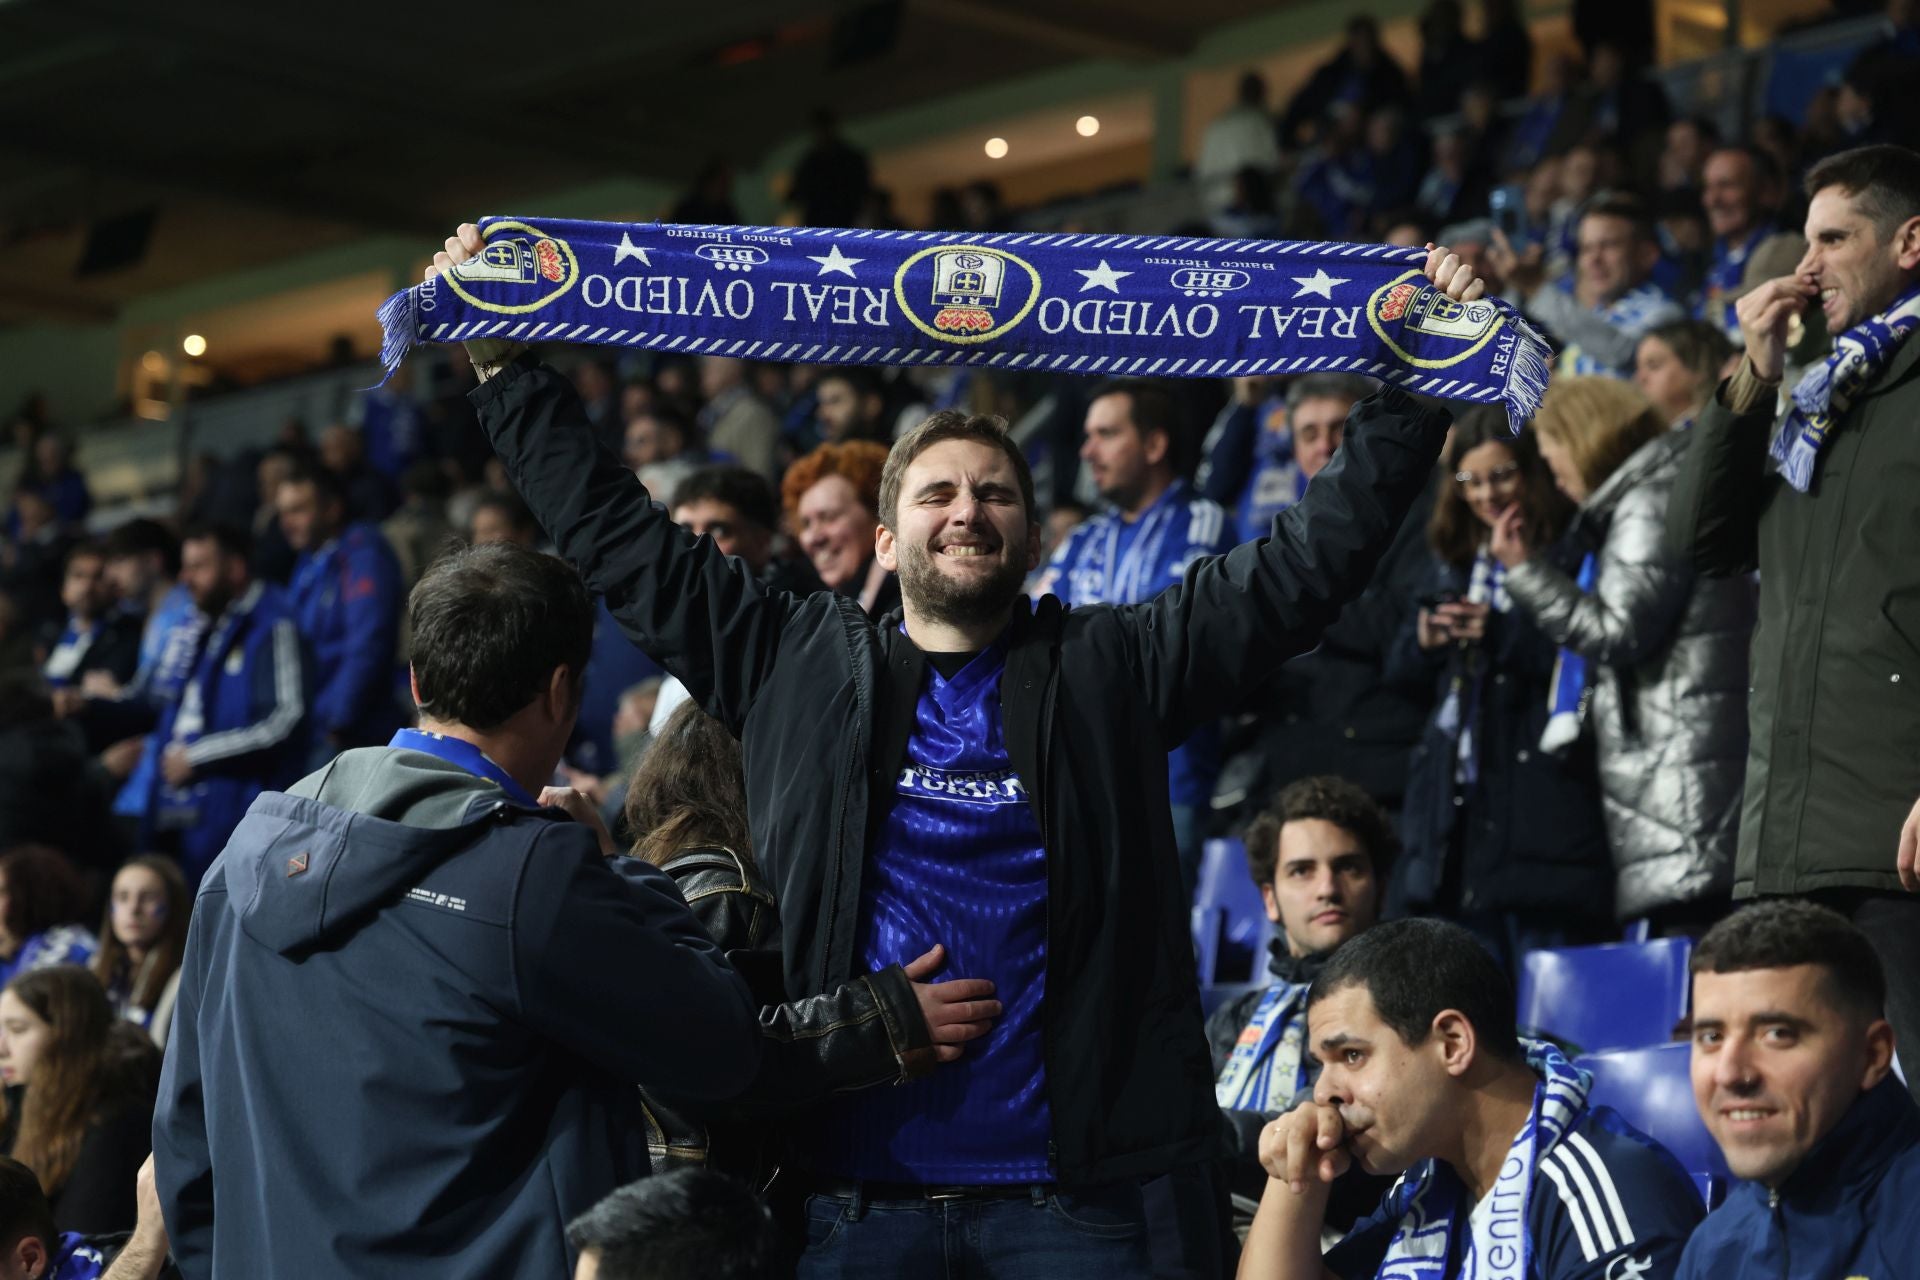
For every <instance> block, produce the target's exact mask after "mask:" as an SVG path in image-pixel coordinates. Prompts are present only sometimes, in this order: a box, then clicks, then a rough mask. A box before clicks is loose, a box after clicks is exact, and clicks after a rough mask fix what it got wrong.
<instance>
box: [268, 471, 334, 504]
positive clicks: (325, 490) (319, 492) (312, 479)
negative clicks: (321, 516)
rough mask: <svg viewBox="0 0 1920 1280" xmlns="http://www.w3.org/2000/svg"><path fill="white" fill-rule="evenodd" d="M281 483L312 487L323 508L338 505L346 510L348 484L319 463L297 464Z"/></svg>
mask: <svg viewBox="0 0 1920 1280" xmlns="http://www.w3.org/2000/svg"><path fill="white" fill-rule="evenodd" d="M280 483H281V484H282V485H283V486H284V485H290V484H310V485H312V486H313V493H314V496H315V497H316V498H318V499H319V501H320V505H321V506H323V507H324V506H328V505H332V504H338V505H339V506H340V507H342V508H344V507H345V506H346V505H347V486H346V484H345V483H344V482H342V480H341V479H340V477H339V476H338V475H337V474H335V473H334V472H333V471H331V470H329V469H328V468H326V467H323V466H321V465H320V464H319V463H317V462H309V461H299V462H295V463H294V464H293V469H292V470H290V471H288V472H287V475H286V478H285V479H283V480H282V481H281V482H280Z"/></svg>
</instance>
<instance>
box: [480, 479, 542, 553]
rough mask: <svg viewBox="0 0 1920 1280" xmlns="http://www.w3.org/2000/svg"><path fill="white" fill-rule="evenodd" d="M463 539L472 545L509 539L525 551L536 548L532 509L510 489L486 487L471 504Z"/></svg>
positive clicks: (536, 529)
mask: <svg viewBox="0 0 1920 1280" xmlns="http://www.w3.org/2000/svg"><path fill="white" fill-rule="evenodd" d="M467 541H468V542H470V543H472V544H473V545H474V546H476V547H486V546H491V545H493V544H494V543H496V542H511V543H512V544H513V545H514V546H516V547H525V548H527V550H529V551H535V550H538V549H539V547H540V525H539V522H538V521H536V520H535V519H534V518H533V512H532V511H531V510H529V509H528V507H527V504H526V503H524V502H522V501H521V500H520V495H519V494H517V493H515V492H514V491H513V490H511V489H494V490H490V491H489V492H488V493H487V494H486V495H485V496H484V497H482V498H481V499H480V501H479V502H477V503H475V504H474V508H473V518H472V519H471V520H470V521H468V523H467Z"/></svg>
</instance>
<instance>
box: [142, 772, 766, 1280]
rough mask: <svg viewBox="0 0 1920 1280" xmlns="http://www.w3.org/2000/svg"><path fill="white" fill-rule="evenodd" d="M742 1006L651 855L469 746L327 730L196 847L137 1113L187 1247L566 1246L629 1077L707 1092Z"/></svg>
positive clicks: (173, 1223) (731, 1045)
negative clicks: (608, 836)
mask: <svg viewBox="0 0 1920 1280" xmlns="http://www.w3.org/2000/svg"><path fill="white" fill-rule="evenodd" d="M758 1055H759V1035H758V1026H757V1022H756V1018H755V1007H754V1005H753V1002H752V1000H751V998H750V996H749V995H748V992H747V989H746V986H745V984H744V983H742V982H741V980H740V979H739V977H738V976H737V975H736V974H735V973H734V972H733V970H732V969H731V968H730V967H729V965H728V964H727V962H726V960H725V959H724V957H723V956H722V954H721V952H720V951H719V950H718V948H716V947H715V946H714V944H713V943H712V942H711V941H710V940H709V939H708V937H707V935H706V933H705V932H704V931H703V930H702V929H701V928H700V925H699V924H698V922H697V921H696V920H695V919H694V917H693V916H692V915H691V914H690V913H689V912H688V911H687V908H686V904H685V902H684V901H683V900H682V898H681V897H680V894H679V892H678V890H677V889H675V887H674V885H673V882H672V880H670V879H669V878H668V877H667V876H666V875H664V874H663V873H661V872H660V871H658V870H657V869H655V868H653V867H651V866H647V865H645V864H642V863H637V862H634V861H632V860H630V859H624V858H621V859H612V860H608V859H603V858H602V857H600V856H599V853H598V849H597V846H596V844H595V841H594V838H593V836H592V835H591V834H590V833H589V832H588V831H587V829H586V828H584V827H582V826H580V825H578V824H575V823H573V822H571V821H570V820H568V819H566V818H565V817H564V816H563V815H560V814H558V813H556V812H555V811H551V810H541V809H535V808H528V807H526V806H524V805H522V804H519V803H516V802H515V801H513V800H512V799H510V798H509V797H508V795H507V793H506V792H505V791H504V790H503V789H502V788H501V787H500V785H499V784H498V783H496V782H494V781H492V780H490V779H487V778H483V777H479V776H477V775H475V774H473V773H470V772H468V771H467V770H466V769H464V768H462V767H461V766H460V765H458V764H455V763H452V762H449V761H447V760H443V759H440V758H438V757H436V756H432V755H426V754H423V753H421V752H417V751H409V750H404V749H397V748H392V747H377V748H367V749H364V750H357V751H349V752H346V753H345V754H343V755H341V756H340V757H339V758H338V759H336V760H335V761H333V763H331V764H329V765H328V766H327V767H325V768H324V769H322V770H320V771H319V772H318V773H315V774H313V775H312V776H310V777H308V778H306V779H304V780H303V781H301V782H300V783H299V784H298V785H296V786H295V787H294V788H293V790H292V791H291V792H290V793H287V794H280V793H268V794H266V795H262V796H261V797H260V798H259V799H258V800H256V801H255V802H254V803H253V805H252V807H251V808H250V810H249V811H248V813H247V815H246V817H245V819H244V820H243V821H242V822H241V824H240V826H239V828H238V829H237V830H236V831H235V832H234V835H233V839H232V841H231V842H230V843H229V844H228V846H227V848H226V850H225V851H224V852H223V853H222V854H221V855H220V858H219V859H218V860H217V861H216V862H215V863H214V864H213V866H212V868H211V869H210V870H209V871H208V873H207V876H206V879H205V881H204V882H203V884H202V885H201V887H200V892H199V898H198V902H197V904H196V908H195V911H194V917H193V925H192V928H191V930H190V931H189V934H188V939H187V949H186V956H185V959H184V961H183V964H182V971H181V982H180V994H179V1003H178V1011H177V1014H176V1018H175V1022H174V1030H173V1040H172V1043H171V1045H170V1046H169V1051H168V1054H167V1059H166V1066H165V1070H164V1072H163V1075H162V1080H161V1097H160V1102H159V1107H158V1110H157V1112H156V1116H155V1120H154V1154H155V1171H156V1178H157V1182H158V1185H159V1190H160V1197H161V1204H162V1206H163V1209H164V1212H165V1214H166V1220H167V1224H168V1227H169V1228H170V1231H171V1235H172V1239H173V1251H174V1256H175V1258H176V1260H177V1261H178V1263H179V1265H180V1269H181V1272H182V1274H184V1275H186V1276H188V1277H208V1276H235V1277H238V1276H267V1275H273V1276H292V1275H319V1274H334V1275H379V1276H382V1277H390V1278H391V1277H407V1276H422V1277H425V1276H432V1277H436V1280H452V1278H454V1277H463V1276H506V1275H516V1276H517V1275H529V1276H531V1275H549V1276H550V1275H563V1274H571V1271H572V1267H573V1261H574V1260H573V1258H572V1257H571V1256H570V1252H569V1250H568V1248H567V1245H566V1238H565V1225H566V1223H567V1222H568V1221H569V1220H570V1219H571V1218H572V1217H574V1216H575V1215H577V1214H579V1213H582V1212H584V1211H585V1210H586V1209H588V1208H590V1207H591V1206H592V1205H593V1204H594V1203H595V1202H596V1201H597V1200H599V1199H600V1198H601V1197H602V1196H604V1195H605V1194H607V1193H608V1192H609V1191H611V1190H613V1189H614V1188H615V1187H617V1186H619V1185H620V1184H622V1183H624V1182H626V1181H629V1180H631V1179H633V1178H636V1177H639V1176H641V1175H643V1174H644V1173H646V1172H647V1167H648V1161H647V1149H646V1136H645V1127H644V1122H643V1115H642V1110H641V1104H640V1094H639V1091H638V1090H637V1089H635V1088H634V1087H633V1086H634V1085H636V1084H638V1083H640V1082H643V1081H644V1082H645V1083H646V1084H648V1085H650V1086H656V1087H659V1088H662V1089H670V1090H673V1091H675V1092H678V1093H682V1094H684V1095H686V1096H690V1097H699V1098H724V1097H727V1096H729V1095H731V1094H732V1093H734V1092H736V1091H738V1090H739V1089H741V1088H742V1087H744V1086H745V1085H746V1083H747V1082H748V1081H749V1080H751V1079H752V1077H753V1074H754V1071H755V1068H756V1067H757V1065H758Z"/></svg>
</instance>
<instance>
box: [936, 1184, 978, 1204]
mask: <svg viewBox="0 0 1920 1280" xmlns="http://www.w3.org/2000/svg"><path fill="white" fill-rule="evenodd" d="M972 1194H973V1193H972V1192H971V1191H968V1190H966V1189H965V1188H964V1187H940V1188H937V1189H936V1188H933V1187H929V1188H928V1189H927V1199H929V1200H936V1201H937V1200H965V1199H966V1198H967V1197H968V1196H970V1195H972Z"/></svg>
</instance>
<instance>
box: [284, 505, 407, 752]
mask: <svg viewBox="0 0 1920 1280" xmlns="http://www.w3.org/2000/svg"><path fill="white" fill-rule="evenodd" d="M278 502H279V508H280V527H281V529H282V530H284V531H285V533H286V535H287V541H288V542H289V543H290V544H291V545H292V546H293V549H294V550H295V551H296V552H298V553H299V555H300V559H299V561H298V562H297V563H296V564H295V565H294V569H293V582H292V585H291V586H290V587H289V588H288V594H289V595H290V596H291V598H292V605H293V610H294V615H295V616H296V617H297V618H298V619H299V623H300V634H301V635H302V636H303V637H305V639H306V641H307V643H308V644H309V645H311V646H312V654H313V759H314V761H315V762H316V763H318V762H319V761H321V760H324V759H329V758H331V757H332V755H333V754H334V753H335V752H338V751H342V750H345V749H346V748H348V747H362V746H371V745H374V744H376V743H380V742H384V741H386V739H387V735H388V734H390V733H392V732H393V731H394V729H396V728H397V727H399V724H400V708H399V704H398V702H397V700H396V699H395V697H394V691H393V677H394V667H395V663H396V662H397V661H398V660H399V657H400V650H399V644H400V611H401V608H402V605H403V600H402V597H401V594H400V562H399V561H398V560H397V559H395V558H394V554H393V548H392V547H389V546H388V545H387V540H386V539H385V538H383V537H381V536H380V528H379V526H378V525H373V524H367V523H365V522H351V523H350V522H349V517H348V514H347V513H348V510H349V508H348V505H347V500H346V494H345V492H344V490H343V489H342V487H341V485H340V483H339V481H338V479H337V478H336V477H335V476H334V474H333V473H332V472H330V471H327V470H324V469H320V468H303V469H300V470H297V471H295V472H294V473H293V474H292V475H290V476H288V478H287V479H285V480H283V481H281V483H280V492H279V497H278Z"/></svg>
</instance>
